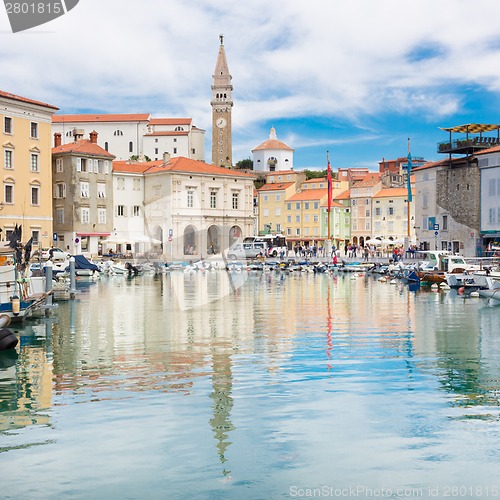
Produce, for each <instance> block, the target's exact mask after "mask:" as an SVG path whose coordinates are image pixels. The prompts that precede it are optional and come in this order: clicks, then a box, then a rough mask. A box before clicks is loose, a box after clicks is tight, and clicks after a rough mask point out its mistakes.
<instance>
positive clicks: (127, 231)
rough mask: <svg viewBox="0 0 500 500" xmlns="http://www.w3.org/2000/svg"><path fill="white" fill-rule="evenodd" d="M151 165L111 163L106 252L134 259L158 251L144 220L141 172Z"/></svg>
mask: <svg viewBox="0 0 500 500" xmlns="http://www.w3.org/2000/svg"><path fill="white" fill-rule="evenodd" d="M154 163H156V164H161V161H160V162H154ZM151 165H152V163H151V162H148V163H143V162H127V161H114V162H113V192H114V207H113V229H112V232H111V235H110V237H109V238H108V243H107V247H108V248H107V250H113V251H114V252H117V253H123V254H127V253H131V254H133V255H134V256H138V255H140V254H144V253H146V252H153V253H158V252H159V245H160V242H159V241H158V240H154V239H153V238H152V237H151V235H150V232H149V231H148V229H149V228H148V227H147V224H145V217H144V172H145V171H146V170H147V169H148V168H150V167H151Z"/></svg>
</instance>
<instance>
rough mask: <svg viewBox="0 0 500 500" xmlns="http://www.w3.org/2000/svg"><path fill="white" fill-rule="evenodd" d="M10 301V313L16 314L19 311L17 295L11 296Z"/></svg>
mask: <svg viewBox="0 0 500 500" xmlns="http://www.w3.org/2000/svg"><path fill="white" fill-rule="evenodd" d="M10 301H11V302H12V314H13V315H14V316H17V315H18V314H19V312H20V311H21V301H20V300H19V297H18V296H17V295H14V296H13V297H11V299H10Z"/></svg>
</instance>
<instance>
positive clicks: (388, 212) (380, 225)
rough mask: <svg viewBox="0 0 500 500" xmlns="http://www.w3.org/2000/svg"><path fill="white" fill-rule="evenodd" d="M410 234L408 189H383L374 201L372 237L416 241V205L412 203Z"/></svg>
mask: <svg viewBox="0 0 500 500" xmlns="http://www.w3.org/2000/svg"><path fill="white" fill-rule="evenodd" d="M409 205H410V234H408V190H407V188H383V189H381V190H380V191H379V192H378V193H376V194H375V195H374V197H373V200H372V232H371V237H372V239H373V238H377V237H382V238H388V239H392V240H398V241H403V240H404V239H405V238H409V240H410V241H415V228H414V225H415V218H414V216H415V212H414V204H413V203H410V204H409Z"/></svg>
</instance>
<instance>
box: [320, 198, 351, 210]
mask: <svg viewBox="0 0 500 500" xmlns="http://www.w3.org/2000/svg"><path fill="white" fill-rule="evenodd" d="M332 207H335V208H347V207H346V206H345V205H342V203H337V202H336V201H332ZM321 208H328V200H327V203H322V204H321Z"/></svg>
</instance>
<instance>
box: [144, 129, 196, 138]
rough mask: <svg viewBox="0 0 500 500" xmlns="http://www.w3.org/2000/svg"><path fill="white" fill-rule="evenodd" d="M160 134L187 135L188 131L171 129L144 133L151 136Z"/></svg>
mask: <svg viewBox="0 0 500 500" xmlns="http://www.w3.org/2000/svg"><path fill="white" fill-rule="evenodd" d="M160 135H175V136H178V135H189V131H187V130H183V131H182V132H174V131H173V130H170V131H161V132H151V133H150V134H144V136H145V137H153V136H160Z"/></svg>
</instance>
